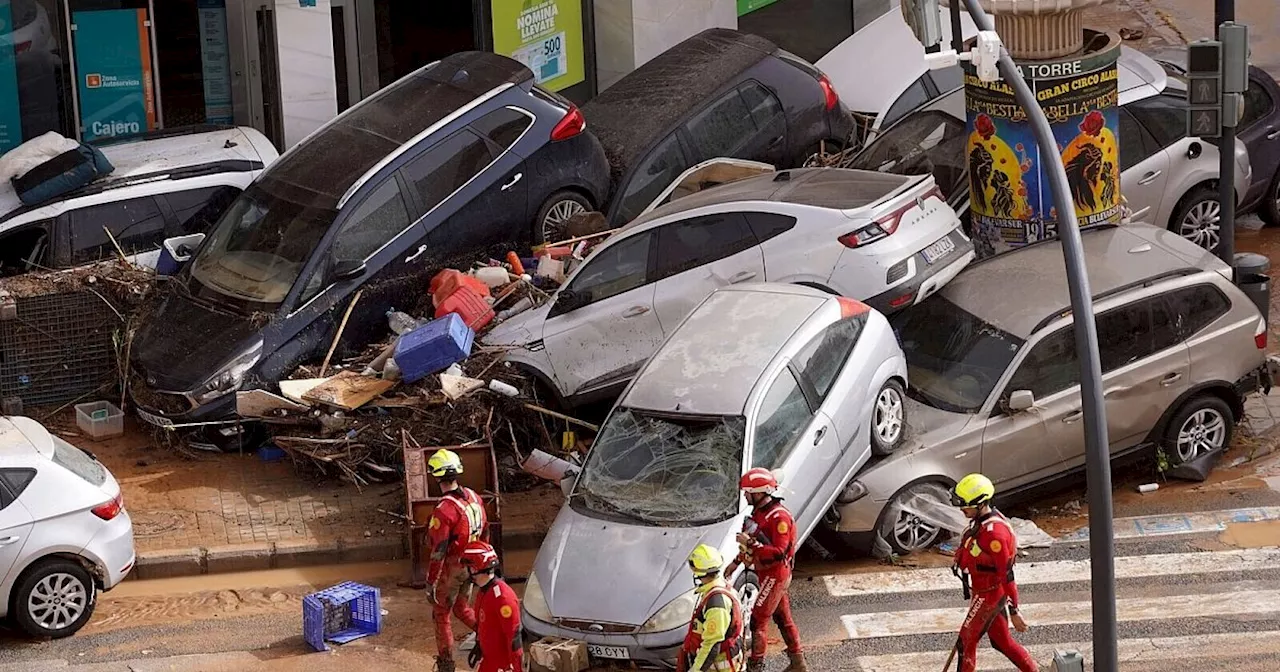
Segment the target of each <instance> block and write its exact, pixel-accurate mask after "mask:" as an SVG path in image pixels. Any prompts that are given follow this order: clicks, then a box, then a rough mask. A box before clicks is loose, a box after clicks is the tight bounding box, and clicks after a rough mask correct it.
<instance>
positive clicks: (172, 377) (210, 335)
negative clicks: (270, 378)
mask: <svg viewBox="0 0 1280 672" xmlns="http://www.w3.org/2000/svg"><path fill="white" fill-rule="evenodd" d="M258 333H259V328H258V327H257V326H255V325H254V323H253V321H252V320H250V319H249V318H248V317H245V316H241V315H236V314H234V313H231V312H227V311H219V310H214V309H212V308H210V307H208V306H205V305H203V304H200V303H196V302H195V301H193V300H192V299H191V298H189V297H187V296H184V295H182V294H180V293H178V292H174V293H172V294H170V295H169V297H168V298H166V299H165V300H164V301H163V302H162V303H161V304H160V306H159V307H158V308H157V309H156V312H155V314H154V315H152V317H151V319H149V320H148V321H147V323H146V325H145V326H144V327H143V328H142V329H140V330H139V331H138V334H137V336H136V337H135V339H134V341H133V345H132V349H133V356H132V358H131V359H132V362H133V365H134V367H136V368H137V369H138V370H139V372H140V373H141V374H142V375H143V376H144V377H145V378H146V382H147V385H149V386H151V387H152V388H155V389H157V390H164V391H168V392H189V391H191V390H193V389H195V388H196V387H197V386H199V385H201V384H203V383H204V382H205V381H206V380H208V379H209V378H210V377H211V376H213V375H214V374H215V373H217V372H218V369H219V367H221V366H222V365H223V364H226V363H227V361H228V360H230V359H231V358H233V357H235V356H236V355H238V354H240V353H241V352H243V351H244V350H245V349H247V348H248V347H249V346H250V345H251V344H252V341H253V340H256V337H257V335H258Z"/></svg>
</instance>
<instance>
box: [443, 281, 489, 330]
mask: <svg viewBox="0 0 1280 672" xmlns="http://www.w3.org/2000/svg"><path fill="white" fill-rule="evenodd" d="M485 290H486V293H487V292H488V288H487V287H486V288H485ZM449 313H457V314H458V317H461V318H462V321H463V322H464V323H465V324H466V325H467V326H468V327H471V330H472V331H476V332H478V331H480V330H481V329H483V328H484V327H485V325H487V324H489V323H490V322H492V321H493V308H492V307H491V306H490V305H489V303H488V302H487V301H485V300H484V297H483V296H481V295H480V293H479V292H477V291H476V290H475V289H473V288H472V287H470V286H469V285H464V286H462V287H458V288H457V289H455V290H454V291H453V293H452V294H450V295H449V296H447V297H445V298H444V300H443V301H437V302H436V319H439V318H441V317H444V316H445V315H448V314H449Z"/></svg>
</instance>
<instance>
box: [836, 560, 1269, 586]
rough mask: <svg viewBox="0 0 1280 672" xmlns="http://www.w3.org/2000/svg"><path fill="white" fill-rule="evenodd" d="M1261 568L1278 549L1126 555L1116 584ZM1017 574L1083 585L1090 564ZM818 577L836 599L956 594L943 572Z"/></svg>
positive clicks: (1051, 565)
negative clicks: (1146, 578)
mask: <svg viewBox="0 0 1280 672" xmlns="http://www.w3.org/2000/svg"><path fill="white" fill-rule="evenodd" d="M1264 569H1275V570H1280V548H1246V549H1240V550H1231V551H1216V552H1202V553H1168V554H1159V555H1131V556H1121V557H1117V558H1116V578H1117V579H1135V578H1142V577H1150V576H1166V575H1180V574H1216V573H1222V572H1245V571H1253V570H1264ZM1016 575H1017V580H1018V585H1019V586H1034V585H1039V584H1052V583H1069V582H1072V581H1088V580H1089V579H1090V573H1089V561H1088V560H1057V561H1052V562H1020V563H1018V567H1017V570H1016ZM822 578H823V581H824V582H825V583H826V585H827V591H828V592H830V593H831V595H833V596H835V597H853V596H862V595H885V594H894V593H915V592H927V591H935V590H959V588H960V582H959V581H957V580H956V577H954V576H952V574H951V570H949V569H942V568H939V569H915V570H901V571H894V572H874V573H866V574H843V575H839V576H824V577H822Z"/></svg>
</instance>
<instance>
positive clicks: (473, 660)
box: [467, 642, 484, 669]
mask: <svg viewBox="0 0 1280 672" xmlns="http://www.w3.org/2000/svg"><path fill="white" fill-rule="evenodd" d="M481 658H484V653H483V652H481V651H480V642H476V645H475V646H473V647H471V653H468V654H467V666H468V667H470V668H472V669H475V667H476V665H477V664H479V663H480V659H481Z"/></svg>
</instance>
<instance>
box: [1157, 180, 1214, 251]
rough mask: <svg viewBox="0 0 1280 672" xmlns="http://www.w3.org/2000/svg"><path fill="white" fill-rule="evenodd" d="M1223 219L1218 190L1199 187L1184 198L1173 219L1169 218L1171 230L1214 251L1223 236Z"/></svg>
mask: <svg viewBox="0 0 1280 672" xmlns="http://www.w3.org/2000/svg"><path fill="white" fill-rule="evenodd" d="M1221 220H1222V207H1221V206H1220V205H1219V204H1218V192H1216V191H1214V190H1213V189H1210V188H1208V187H1197V188H1196V189H1194V190H1192V192H1191V193H1190V194H1188V195H1187V196H1186V197H1185V198H1183V199H1182V204H1181V205H1180V206H1179V207H1178V210H1177V211H1176V212H1174V213H1173V219H1171V220H1169V230H1170V231H1173V232H1174V233H1176V234H1178V235H1180V236H1182V237H1183V238H1186V239H1187V240H1189V241H1191V242H1193V243H1195V244H1196V245H1199V246H1200V247H1203V248H1204V249H1206V250H1209V251H1211V252H1212V251H1213V250H1216V249H1217V248H1218V242H1219V241H1220V240H1221V238H1222V222H1221Z"/></svg>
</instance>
